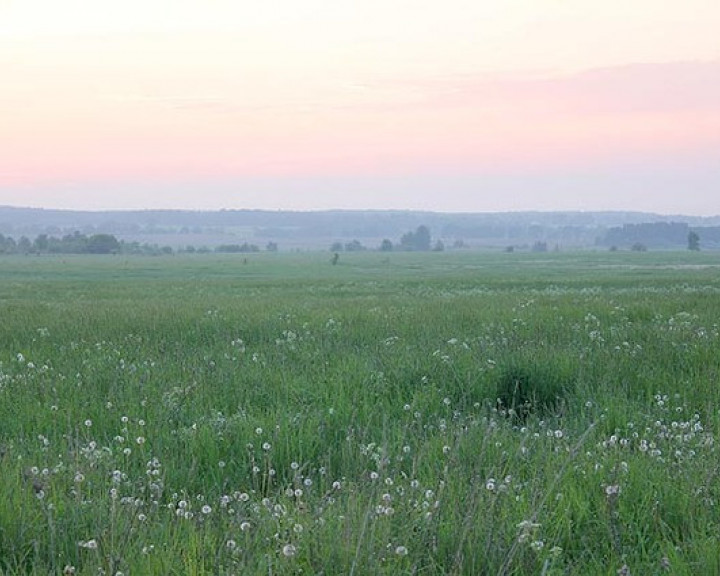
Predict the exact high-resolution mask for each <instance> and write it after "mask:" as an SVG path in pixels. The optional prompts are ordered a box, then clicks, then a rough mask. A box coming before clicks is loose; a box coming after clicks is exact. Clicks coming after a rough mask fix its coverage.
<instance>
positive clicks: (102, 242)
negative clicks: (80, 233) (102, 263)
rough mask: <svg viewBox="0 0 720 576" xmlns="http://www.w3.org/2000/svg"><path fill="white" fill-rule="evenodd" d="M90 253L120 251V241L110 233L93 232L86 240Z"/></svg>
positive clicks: (113, 252)
mask: <svg viewBox="0 0 720 576" xmlns="http://www.w3.org/2000/svg"><path fill="white" fill-rule="evenodd" d="M87 251H88V252H89V253H90V254H115V253H117V252H119V251H120V242H118V240H117V238H115V236H113V235H112V234H94V235H93V236H90V238H88V240H87Z"/></svg>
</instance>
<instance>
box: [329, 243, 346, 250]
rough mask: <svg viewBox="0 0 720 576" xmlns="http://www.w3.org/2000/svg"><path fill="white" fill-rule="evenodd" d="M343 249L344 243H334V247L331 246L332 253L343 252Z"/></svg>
mask: <svg viewBox="0 0 720 576" xmlns="http://www.w3.org/2000/svg"><path fill="white" fill-rule="evenodd" d="M343 248H344V246H343V243H342V242H333V243H332V246H330V252H342V251H343Z"/></svg>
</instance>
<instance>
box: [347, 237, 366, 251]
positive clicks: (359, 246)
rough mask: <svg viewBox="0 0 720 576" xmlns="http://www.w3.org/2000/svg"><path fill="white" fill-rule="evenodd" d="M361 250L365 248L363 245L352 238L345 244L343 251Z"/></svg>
mask: <svg viewBox="0 0 720 576" xmlns="http://www.w3.org/2000/svg"><path fill="white" fill-rule="evenodd" d="M363 250H365V246H363V245H362V244H361V243H360V241H359V240H353V241H352V242H348V243H347V244H345V252H361V251H363Z"/></svg>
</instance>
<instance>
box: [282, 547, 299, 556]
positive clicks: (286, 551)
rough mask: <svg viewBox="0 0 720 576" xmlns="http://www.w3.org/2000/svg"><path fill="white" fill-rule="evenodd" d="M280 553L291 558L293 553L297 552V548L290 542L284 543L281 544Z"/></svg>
mask: <svg viewBox="0 0 720 576" xmlns="http://www.w3.org/2000/svg"><path fill="white" fill-rule="evenodd" d="M282 553H283V556H285V557H286V558H292V557H293V556H295V554H297V548H295V546H293V545H292V544H285V546H283V549H282Z"/></svg>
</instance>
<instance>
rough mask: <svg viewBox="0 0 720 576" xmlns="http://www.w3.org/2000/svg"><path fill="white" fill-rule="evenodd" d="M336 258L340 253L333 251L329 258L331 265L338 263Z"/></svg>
mask: <svg viewBox="0 0 720 576" xmlns="http://www.w3.org/2000/svg"><path fill="white" fill-rule="evenodd" d="M338 260H340V254H338V253H337V252H335V254H333V257H332V260H330V262H331V263H332V265H333V266H335V265H336V264H337V263H338Z"/></svg>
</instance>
